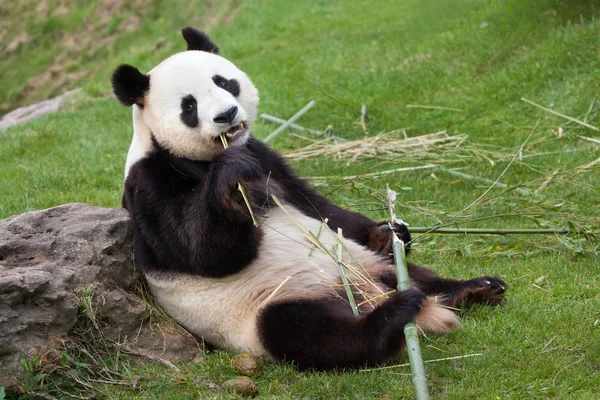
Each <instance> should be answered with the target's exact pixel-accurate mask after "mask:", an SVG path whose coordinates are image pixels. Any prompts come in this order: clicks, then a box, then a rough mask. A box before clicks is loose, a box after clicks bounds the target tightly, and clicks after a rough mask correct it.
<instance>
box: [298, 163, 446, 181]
mask: <svg viewBox="0 0 600 400" xmlns="http://www.w3.org/2000/svg"><path fill="white" fill-rule="evenodd" d="M436 167H437V165H435V164H426V165H419V166H416V167H404V168H394V169H387V170H384V171H379V172H370V173H367V174H361V175H349V176H334V175H332V176H309V177H306V179H309V180H322V179H323V180H324V179H339V180H343V181H346V180H353V179H356V178H370V177H374V176H381V175H389V174H395V173H397V172H406V171H416V170H419V169H429V168H436Z"/></svg>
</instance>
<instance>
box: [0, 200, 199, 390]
mask: <svg viewBox="0 0 600 400" xmlns="http://www.w3.org/2000/svg"><path fill="white" fill-rule="evenodd" d="M139 279H140V276H139V273H138V272H136V271H135V269H134V265H133V256H132V234H131V230H130V227H129V217H128V215H127V212H126V211H125V210H123V209H108V208H100V207H92V206H88V205H85V204H66V205H62V206H59V207H54V208H50V209H47V210H41V211H34V212H29V213H25V214H21V215H17V216H13V217H10V218H7V219H5V220H1V221H0V363H1V366H0V386H5V387H9V388H10V387H11V386H13V385H14V381H13V379H11V376H12V377H15V378H16V379H18V378H19V377H20V376H21V374H22V373H23V371H22V370H21V367H20V365H19V360H20V359H22V358H24V359H27V358H28V357H30V354H34V353H36V351H35V350H32V349H43V348H51V347H52V340H50V339H51V337H52V336H53V335H55V336H59V337H66V336H67V335H68V334H69V332H70V331H71V330H72V329H73V328H74V327H75V325H76V322H77V318H78V309H79V304H80V299H81V298H82V297H86V298H87V299H88V300H89V301H90V304H92V310H93V312H91V313H88V314H91V317H92V318H93V321H94V322H93V323H94V324H96V323H97V324H98V326H100V327H101V329H102V334H103V337H104V338H106V339H112V340H118V341H120V342H123V341H128V342H135V341H136V340H137V339H138V338H140V339H143V340H141V341H140V342H141V343H140V346H141V348H142V349H144V348H145V349H147V350H148V351H149V353H153V354H159V355H160V356H161V357H163V358H167V359H168V358H171V359H172V360H182V358H183V361H187V359H192V358H194V357H195V356H196V355H197V354H198V352H199V351H200V350H201V349H200V348H199V346H198V344H197V342H196V341H195V340H193V338H192V339H190V335H189V334H188V335H185V333H180V335H181V338H179V337H176V335H177V331H176V330H174V329H172V330H169V335H170V336H169V337H168V338H166V337H165V338H162V337H157V333H156V332H155V329H151V328H150V327H149V324H147V323H144V321H145V320H146V319H147V318H146V317H148V315H149V308H148V305H147V304H146V302H145V301H144V300H143V299H142V298H140V297H139V296H137V294H136V293H137V292H136V287H139V285H136V283H139ZM138 290H139V289H138ZM80 318H81V316H80ZM161 338H162V340H161ZM171 344H173V346H174V348H173V349H171V347H172V346H171ZM134 345H135V343H134ZM161 346H162V347H161ZM187 346H189V348H191V349H192V350H189V351H188V352H187V353H186V352H185V349H186V348H187ZM183 354H185V355H184V356H183V357H181V355H183Z"/></svg>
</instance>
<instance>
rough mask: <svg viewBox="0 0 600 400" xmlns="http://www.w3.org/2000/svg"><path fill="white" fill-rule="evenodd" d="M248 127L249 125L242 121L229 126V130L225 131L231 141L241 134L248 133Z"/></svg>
mask: <svg viewBox="0 0 600 400" xmlns="http://www.w3.org/2000/svg"><path fill="white" fill-rule="evenodd" d="M246 127H247V126H246V124H245V123H244V122H240V123H239V124H237V125H234V126H232V127H231V128H229V129H228V130H227V132H225V137H226V138H227V141H228V142H231V141H233V140H235V139H237V138H239V137H240V136H243V135H244V133H246Z"/></svg>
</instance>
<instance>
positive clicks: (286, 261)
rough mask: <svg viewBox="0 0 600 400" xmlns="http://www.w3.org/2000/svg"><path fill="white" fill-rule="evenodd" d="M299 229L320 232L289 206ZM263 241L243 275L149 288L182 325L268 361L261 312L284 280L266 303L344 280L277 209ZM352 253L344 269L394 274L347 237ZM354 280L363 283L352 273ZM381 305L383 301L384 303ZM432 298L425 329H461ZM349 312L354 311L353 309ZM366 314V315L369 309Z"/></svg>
mask: <svg viewBox="0 0 600 400" xmlns="http://www.w3.org/2000/svg"><path fill="white" fill-rule="evenodd" d="M285 210H287V211H288V212H290V213H291V214H292V215H293V216H294V218H295V219H296V220H297V221H298V222H299V223H300V224H301V225H302V227H303V228H304V229H305V230H307V231H310V232H312V233H314V234H316V233H317V232H318V230H319V226H320V225H321V222H320V221H318V220H316V219H313V218H310V217H307V216H305V215H304V214H302V213H301V212H300V211H299V210H297V209H295V208H294V207H292V206H291V205H285ZM261 229H262V230H263V234H264V236H263V239H262V243H261V247H260V249H259V256H258V258H257V259H256V260H255V261H254V262H252V263H251V264H250V265H249V266H247V267H246V268H244V269H243V270H242V271H241V272H239V273H237V274H234V275H229V276H226V277H223V278H203V277H200V276H196V275H182V274H179V275H169V276H165V275H163V274H154V273H150V274H148V273H147V274H146V279H147V281H148V284H149V286H150V290H151V291H152V293H153V295H154V296H155V297H156V299H157V300H158V302H159V304H160V305H161V306H162V307H163V308H164V309H165V311H167V313H169V314H170V315H171V316H172V317H173V318H175V320H176V321H177V322H179V323H180V324H181V325H183V326H185V327H186V328H187V329H189V330H190V331H192V332H193V333H195V334H197V335H199V336H202V337H204V339H205V340H207V341H208V342H209V343H212V344H214V345H217V346H220V347H227V348H231V349H234V350H237V351H249V352H252V353H253V354H255V355H261V356H266V357H269V355H268V354H267V352H266V350H265V349H264V347H263V346H262V344H261V343H260V341H259V339H258V335H257V331H256V329H257V314H258V309H259V306H260V305H261V303H263V301H264V300H265V299H266V298H267V297H268V296H269V295H270V294H271V293H272V292H273V291H274V290H275V288H276V287H277V286H278V285H279V284H280V283H281V282H283V281H284V280H285V279H286V277H287V276H291V278H290V279H289V280H288V281H287V282H286V283H285V284H284V285H283V286H282V287H281V288H280V289H279V290H278V291H277V292H276V293H275V295H274V296H273V297H272V298H271V299H270V300H269V302H278V301H282V300H286V299H319V298H325V297H328V296H331V295H336V294H335V290H334V289H333V288H332V286H331V283H337V282H339V272H338V268H337V265H336V264H335V263H334V262H333V261H332V260H331V259H330V258H329V256H327V255H326V254H325V253H324V252H322V251H320V250H318V249H316V250H314V251H313V253H312V255H311V256H310V257H309V256H308V254H309V252H310V247H311V244H310V242H308V240H306V239H305V237H304V231H303V229H301V228H300V227H298V226H297V225H296V223H294V222H293V221H292V219H291V218H290V217H289V216H288V215H287V214H286V213H285V212H284V211H283V210H282V209H280V208H275V209H272V210H271V212H270V213H269V215H268V218H267V219H264V220H262V221H261ZM320 241H321V242H322V243H323V244H324V245H325V246H326V247H327V248H328V249H330V248H331V246H332V245H334V244H336V243H338V239H337V236H336V235H335V234H334V233H333V232H332V231H331V230H329V229H326V230H324V231H323V232H322V233H321V235H320ZM344 244H345V245H346V246H347V248H348V249H349V250H350V253H351V254H352V256H350V255H349V254H348V252H344V253H343V260H344V262H345V263H347V264H350V265H353V266H354V267H358V265H357V262H356V261H355V259H357V260H358V261H359V262H360V264H361V265H362V266H363V267H364V268H365V270H367V271H371V272H376V271H377V270H380V269H381V268H389V263H388V262H387V260H384V259H383V258H380V257H378V256H376V255H375V254H374V253H373V252H372V251H371V250H369V249H367V248H365V247H364V246H362V245H360V244H358V243H356V242H354V241H352V240H350V239H344ZM350 277H351V278H352V280H353V281H354V282H359V279H358V278H356V276H354V275H353V274H350ZM362 290H363V291H364V292H365V293H366V294H367V296H368V297H374V296H376V295H378V294H381V293H383V290H384V289H383V288H380V287H373V286H372V285H370V284H366V285H363V287H362ZM380 301H384V299H381V300H380ZM434 303H435V301H434V300H431V298H430V299H429V300H428V301H427V302H426V304H425V306H424V308H423V311H422V312H421V314H420V315H419V317H418V318H417V322H418V323H419V326H420V327H421V328H422V329H424V330H432V331H435V332H439V331H448V330H451V329H450V328H455V327H457V326H458V320H457V319H456V316H454V314H453V313H452V312H450V311H449V310H446V309H443V308H440V307H439V306H437V305H435V304H434ZM348 307H350V305H348ZM367 311H368V310H367Z"/></svg>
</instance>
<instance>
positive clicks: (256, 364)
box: [231, 353, 262, 376]
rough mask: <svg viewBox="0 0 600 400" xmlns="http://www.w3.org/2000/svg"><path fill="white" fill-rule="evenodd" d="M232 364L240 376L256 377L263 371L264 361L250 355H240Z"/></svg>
mask: <svg viewBox="0 0 600 400" xmlns="http://www.w3.org/2000/svg"><path fill="white" fill-rule="evenodd" d="M231 363H232V364H233V367H234V368H235V370H236V371H237V372H238V374H240V375H244V376H254V375H256V374H258V373H259V372H260V371H261V370H262V360H261V359H259V358H258V357H256V356H254V355H252V354H250V353H242V354H238V355H237V356H235V357H233V360H232V361H231Z"/></svg>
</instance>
